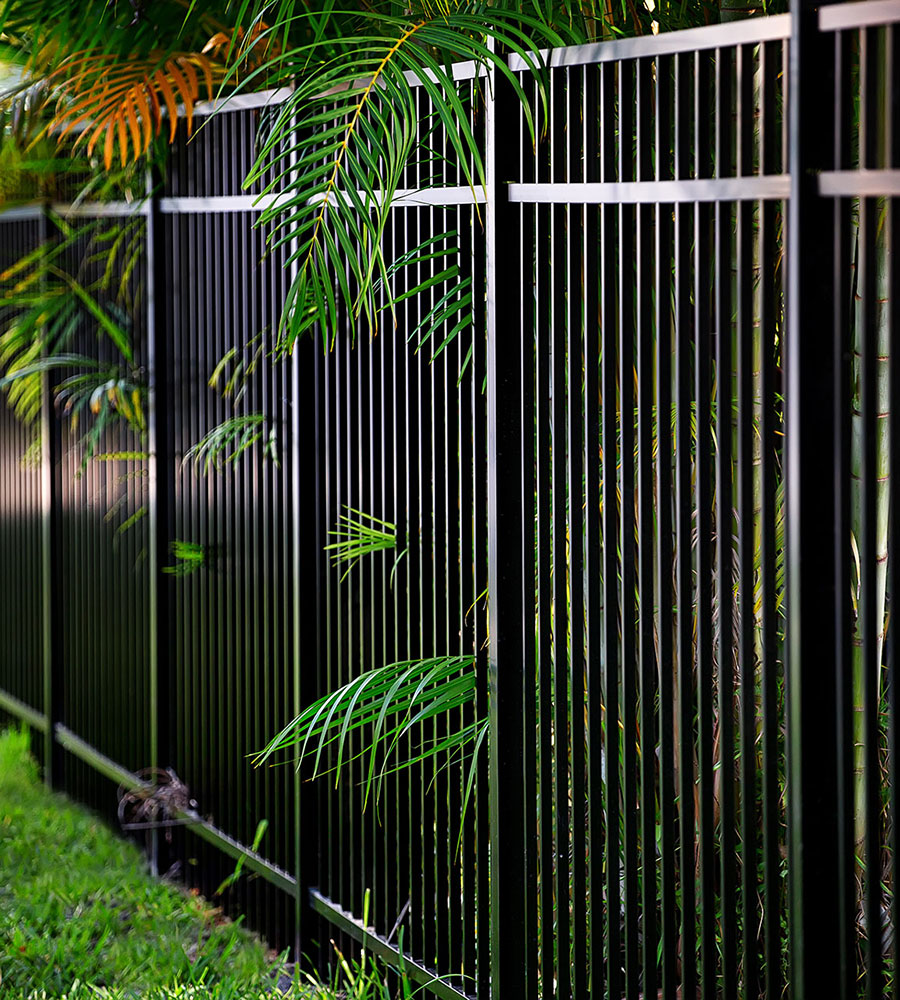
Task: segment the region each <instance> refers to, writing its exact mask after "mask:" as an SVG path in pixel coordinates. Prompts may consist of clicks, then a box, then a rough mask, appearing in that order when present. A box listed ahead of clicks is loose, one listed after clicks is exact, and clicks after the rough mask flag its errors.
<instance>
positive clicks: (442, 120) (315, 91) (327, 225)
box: [244, 2, 563, 349]
mask: <svg viewBox="0 0 900 1000" xmlns="http://www.w3.org/2000/svg"><path fill="white" fill-rule="evenodd" d="M304 18H306V19H308V20H310V22H311V23H315V22H316V16H315V15H306V14H296V15H294V16H293V17H292V18H291V27H292V28H293V29H297V28H298V25H299V23H300V22H302V21H303V20H304ZM348 26H349V25H348ZM278 28H279V25H278V24H277V23H276V24H275V26H273V28H272V29H270V30H271V31H277V30H278ZM525 29H529V33H528V34H526V32H525ZM352 41H353V44H352V46H350V45H347V46H339V50H338V51H335V46H334V40H333V38H322V39H320V40H318V41H316V40H314V41H312V42H308V43H306V44H302V45H298V46H296V47H294V48H290V49H287V50H286V51H284V52H283V53H282V54H281V55H280V56H279V57H278V59H277V60H275V62H274V64H271V65H269V66H268V67H267V72H268V73H269V74H270V75H271V74H272V73H276V74H278V75H283V76H284V77H286V78H287V77H291V78H295V77H297V76H298V74H299V82H298V83H297V85H296V87H295V89H294V91H293V93H292V95H291V97H290V99H289V100H288V101H287V102H285V104H283V105H282V106H281V107H279V108H278V110H277V112H276V113H275V114H274V115H273V116H272V117H271V120H270V122H269V124H268V126H267V128H266V132H265V134H264V136H263V141H262V145H261V148H260V151H259V155H258V158H257V161H256V163H255V164H254V166H253V168H252V169H251V171H250V173H249V175H248V176H247V178H246V181H245V186H249V185H251V184H253V183H255V182H257V181H259V180H261V179H263V178H264V177H269V178H270V179H269V181H268V184H267V187H266V188H265V193H267V194H277V195H279V197H278V198H277V199H276V201H275V202H274V203H273V204H272V205H271V206H268V207H267V208H266V209H265V210H264V211H263V212H262V213H261V214H260V220H259V222H260V225H263V226H267V227H269V228H270V233H271V235H270V237H269V242H270V246H271V247H272V248H276V247H281V246H287V247H288V250H289V253H290V256H289V261H288V263H289V266H291V267H292V268H293V270H294V278H293V281H292V284H291V287H290V289H289V291H288V294H287V298H286V303H285V308H284V311H283V314H282V317H281V324H280V334H281V343H282V345H283V346H284V347H285V348H287V349H290V348H291V347H292V346H293V344H294V343H295V341H296V339H297V337H299V336H301V335H302V334H303V333H305V332H307V331H309V330H312V329H313V328H315V327H318V328H319V330H320V333H321V335H322V337H323V339H324V342H325V343H326V344H327V343H329V342H331V341H333V340H334V338H335V336H336V335H337V332H338V329H339V327H340V324H341V322H342V317H343V316H344V315H349V316H351V317H352V318H353V320H355V321H362V322H364V323H365V325H366V326H367V327H368V329H369V331H370V333H372V334H374V333H375V332H377V330H378V325H379V315H380V313H381V312H382V311H385V310H387V311H389V312H392V311H393V309H394V306H395V304H396V302H397V301H398V299H397V298H396V297H395V296H394V293H393V291H392V289H393V282H392V278H394V277H395V276H396V269H397V264H396V263H395V264H394V265H393V271H392V263H391V262H390V261H389V260H387V259H386V258H385V255H384V247H383V239H384V235H385V232H386V229H387V226H388V223H389V220H390V217H391V211H392V209H391V206H392V204H393V203H394V201H395V200H396V199H397V197H398V192H399V191H400V190H401V183H402V178H403V170H404V168H405V167H406V166H407V164H408V163H409V162H410V161H411V160H412V158H413V156H414V155H416V156H419V157H424V158H426V159H428V158H429V157H433V153H432V152H431V150H430V149H429V147H428V146H427V140H426V142H424V143H423V142H422V141H421V140H419V139H417V128H418V119H419V111H418V103H417V100H416V94H415V90H414V87H413V86H412V83H411V80H410V77H416V78H418V80H420V81H421V84H422V87H423V88H424V90H425V91H426V92H427V95H428V97H429V98H430V100H431V105H432V112H431V114H432V115H433V125H432V129H431V131H433V130H434V129H438V128H439V129H440V130H441V131H442V132H443V133H444V134H445V135H446V136H447V142H448V143H449V146H450V147H451V149H452V151H453V154H454V156H455V157H456V158H457V160H458V162H459V163H460V165H461V169H462V172H463V176H464V182H465V183H466V184H468V185H469V186H470V187H471V188H473V189H474V188H475V187H476V186H482V185H483V184H484V176H485V175H484V164H483V161H482V152H481V148H480V140H479V138H478V135H477V131H476V129H475V128H474V126H473V125H472V123H471V116H470V114H469V109H467V108H466V107H465V106H464V104H463V101H462V99H461V96H460V92H459V87H458V84H457V83H456V81H455V80H454V78H453V72H452V66H451V65H450V64H451V63H452V62H454V61H458V60H469V59H474V60H475V61H476V62H477V63H478V64H479V65H481V66H484V67H488V66H491V67H494V68H496V70H497V72H498V73H500V74H503V75H505V76H506V77H507V79H508V80H509V81H510V84H511V86H512V87H513V88H514V89H515V90H516V92H517V93H518V94H519V95H520V97H521V99H522V101H523V105H526V103H527V102H526V101H525V95H524V92H523V91H522V88H521V85H520V83H519V80H518V78H517V77H516V75H515V74H513V73H511V72H510V70H509V68H508V67H507V64H506V57H505V55H502V56H501V55H498V53H499V52H501V51H514V52H518V53H520V54H521V55H522V56H523V57H524V58H525V59H526V60H527V61H528V63H529V64H530V65H531V66H532V67H533V69H534V72H535V73H536V74H538V75H539V76H540V57H539V56H538V54H537V46H538V45H539V44H544V45H552V44H561V43H562V41H563V38H562V37H561V36H560V35H559V34H558V33H557V32H555V31H554V30H552V29H550V28H549V27H548V26H547V25H546V24H545V23H544V22H543V21H542V20H540V19H539V18H537V17H534V16H532V15H531V14H525V13H523V12H521V11H518V12H516V13H515V15H514V16H512V15H509V16H507V15H506V14H505V13H504V12H503V11H502V10H499V9H498V8H496V7H490V8H488V7H485V6H484V5H483V4H481V3H472V2H465V3H460V4H458V5H455V6H454V8H453V9H450V8H449V7H447V8H440V9H433V8H431V7H430V6H429V5H422V6H421V7H419V8H417V9H416V10H415V11H413V12H412V15H411V16H403V17H398V16H394V15H393V14H392V13H388V12H383V11H379V10H377V9H375V8H373V9H369V10H363V11H359V12H356V13H355V15H354V20H353V34H352ZM254 84H255V80H254V74H252V73H251V74H249V75H248V76H247V77H246V78H245V80H244V85H245V86H252V85H254ZM526 115H527V118H528V123H529V127H531V128H532V132H533V122H532V121H531V117H530V110H527V111H526ZM426 186H427V184H426ZM426 248H427V247H426V245H423V247H422V248H417V251H415V252H414V256H417V257H420V256H421V253H420V251H421V250H424V249H426ZM410 262H411V261H410ZM410 262H407V263H410ZM454 276H455V275H452V274H451V273H450V269H449V268H443V269H438V270H437V273H436V274H433V275H431V276H430V277H428V278H426V279H424V283H423V284H420V286H419V287H418V288H416V289H415V291H410V292H408V293H407V294H409V295H413V294H418V293H420V292H422V291H425V290H427V289H428V288H431V287H437V286H438V285H441V284H442V283H443V282H445V281H447V280H449V279H450V278H452V277H454ZM465 293H466V289H465V288H458V289H457V290H455V291H454V290H453V289H452V288H451V291H450V292H449V293H447V294H448V295H449V297H448V298H447V300H446V303H445V306H444V308H446V307H450V308H451V309H455V311H457V312H458V311H460V309H463V308H464V307H465V306H466V305H468V304H469V302H464V301H462V300H464V299H465ZM453 303H459V304H457V305H456V306H454V305H453ZM447 315H448V317H449V315H451V313H448V314H447ZM437 316H438V314H435V315H434V316H432V317H431V320H430V324H431V326H430V330H429V335H430V331H431V330H433V329H434V328H435V327H436V326H437V325H439V321H438V319H437Z"/></svg>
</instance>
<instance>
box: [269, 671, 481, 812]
mask: <svg viewBox="0 0 900 1000" xmlns="http://www.w3.org/2000/svg"><path fill="white" fill-rule="evenodd" d="M475 693H476V675H475V657H474V656H437V657H429V658H427V659H423V660H401V661H399V662H397V663H390V664H388V665H387V666H384V667H379V668H377V669H376V670H371V671H369V672H367V673H365V674H363V675H362V676H360V677H357V678H356V679H355V680H353V681H350V683H349V684H345V685H344V686H343V687H341V688H338V690H336V691H333V692H332V693H331V694H328V695H325V696H324V697H322V698H320V699H319V700H318V701H316V702H314V703H313V704H312V705H310V706H309V707H308V708H306V709H304V711H303V712H301V713H300V715H298V716H297V717H296V718H295V719H293V720H291V722H289V723H288V724H287V725H286V726H285V727H284V729H282V731H281V732H280V733H278V735H277V736H275V737H274V738H273V739H272V740H271V741H270V742H269V744H268V745H267V746H266V747H265V749H264V750H262V751H261V752H260V753H258V754H257V755H256V757H255V758H254V763H255V764H256V765H257V766H258V765H260V764H262V763H264V762H265V761H267V760H269V759H270V758H271V757H273V756H274V755H276V754H278V753H280V752H281V751H284V750H288V749H292V748H298V747H299V751H297V752H296V754H295V756H294V758H293V760H294V762H295V763H296V766H297V767H298V768H299V767H300V766H301V765H302V764H303V762H304V761H306V760H309V759H310V758H311V759H312V761H313V773H312V777H313V778H315V777H319V776H321V775H324V774H334V776H335V783H337V782H338V781H339V780H340V776H341V772H342V770H343V768H344V767H345V766H346V765H348V764H350V763H351V762H352V761H355V760H359V759H363V760H366V759H367V767H366V777H365V781H364V786H365V804H368V800H369V795H370V793H371V791H372V789H373V787H376V788H377V789H378V790H380V787H381V782H382V779H383V777H384V775H385V774H386V773H389V772H390V771H397V770H402V769H403V768H406V767H411V766H412V765H413V764H417V763H420V762H422V761H425V760H428V759H434V758H437V757H438V755H440V754H444V753H449V752H452V751H455V750H458V749H462V748H463V747H465V746H466V745H467V744H475V748H476V749H477V747H478V746H480V745H481V742H482V741H483V738H484V736H483V732H482V729H483V726H482V724H481V723H478V722H476V723H474V724H470V725H469V726H466V727H464V729H463V730H461V731H459V732H457V733H455V734H451V735H450V736H448V737H446V738H445V739H442V740H437V741H433V742H431V743H425V744H418V747H417V748H416V749H413V750H411V751H410V753H409V755H407V756H405V757H402V756H400V757H397V758H396V759H395V760H394V764H393V766H392V767H390V768H388V766H387V763H388V759H389V758H391V756H392V755H395V754H397V753H398V748H399V746H400V743H401V741H402V740H403V738H404V737H405V736H407V735H409V734H411V733H413V731H414V729H415V727H417V726H419V725H421V724H422V723H424V722H427V721H428V720H429V719H433V718H435V717H437V716H439V715H441V714H444V713H446V712H450V711H453V710H455V709H458V708H461V707H463V706H464V705H469V704H473V703H474V701H475ZM370 727H371V728H370ZM360 730H364V731H365V734H366V735H364V737H363V739H362V744H361V748H360V749H359V750H356V751H353V750H351V748H350V746H349V745H348V742H347V740H348V737H349V735H350V734H351V733H356V732H359V731H360ZM361 735H362V734H361ZM379 753H381V754H382V755H383V758H384V763H383V765H382V767H381V768H380V769H379V768H378V767H377V762H378V757H379ZM471 784H472V779H471V776H470V778H469V780H468V782H467V789H470V788H471ZM466 798H467V800H468V791H467V796H466Z"/></svg>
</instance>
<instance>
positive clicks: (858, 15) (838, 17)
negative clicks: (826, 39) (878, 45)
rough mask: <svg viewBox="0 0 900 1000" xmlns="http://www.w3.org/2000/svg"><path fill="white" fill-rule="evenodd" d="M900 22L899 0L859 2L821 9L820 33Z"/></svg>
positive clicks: (865, 0)
mask: <svg viewBox="0 0 900 1000" xmlns="http://www.w3.org/2000/svg"><path fill="white" fill-rule="evenodd" d="M898 21H900V3H897V0H857V2H855V3H838V4H828V5H826V6H824V7H821V8H820V9H819V30H820V31H843V30H845V29H847V28H874V27H878V26H879V25H883V24H896V23H897V22H898Z"/></svg>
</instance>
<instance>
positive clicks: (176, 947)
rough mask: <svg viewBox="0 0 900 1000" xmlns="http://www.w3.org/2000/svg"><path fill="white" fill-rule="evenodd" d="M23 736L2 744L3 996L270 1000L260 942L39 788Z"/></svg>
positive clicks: (9, 735)
mask: <svg viewBox="0 0 900 1000" xmlns="http://www.w3.org/2000/svg"><path fill="white" fill-rule="evenodd" d="M27 748H28V737H27V735H26V734H25V733H24V732H22V733H19V732H13V731H9V732H6V733H3V734H0V977H2V979H0V992H2V995H3V996H4V997H9V998H10V1000H16V998H22V1000H24V998H25V997H32V996H33V997H43V996H46V997H53V998H60V997H64V996H68V997H70V998H72V1000H75V998H78V1000H82V998H84V1000H88V998H91V1000H94V998H96V997H98V996H106V997H109V998H110V1000H112V998H117V997H123V998H124V997H125V996H126V995H127V996H130V997H134V996H135V995H139V996H141V997H151V996H152V997H159V998H163V997H189V996H197V997H198V998H199V997H200V996H201V995H202V996H203V997H220V998H222V1000H225V998H226V997H233V998H235V1000H238V998H246V997H253V996H259V995H262V994H263V992H264V991H266V995H271V990H272V978H271V976H272V970H271V962H270V960H269V959H268V958H267V956H266V954H265V952H264V950H263V948H262V947H261V945H260V944H259V942H258V941H257V940H255V939H253V938H252V937H251V936H250V935H249V934H247V933H246V932H245V931H244V930H243V929H242V928H241V927H239V926H238V925H236V924H234V923H231V922H229V921H227V920H225V919H224V918H223V917H222V915H221V911H219V910H214V909H212V908H211V907H210V906H209V905H208V904H207V903H205V902H204V901H203V900H202V899H201V898H199V897H197V896H189V895H187V894H185V893H184V892H182V891H180V890H178V889H177V888H175V887H174V886H172V885H169V884H166V883H163V882H160V881H158V880H156V879H153V878H151V877H150V875H149V874H148V873H147V872H146V870H145V865H144V863H143V861H142V859H141V857H140V855H139V853H138V851H137V850H136V848H135V847H134V846H133V845H131V844H130V843H127V842H126V841H124V840H122V839H120V838H119V837H117V836H116V835H115V834H113V833H112V831H111V830H109V829H108V828H107V827H106V826H105V825H104V824H103V823H102V822H101V821H100V820H99V819H98V818H97V817H96V816H94V815H92V814H91V813H89V812H88V811H87V810H85V809H82V808H79V807H76V806H74V805H72V804H71V803H69V802H68V801H67V800H66V799H64V798H63V797H62V796H59V795H54V794H51V793H50V792H49V791H47V789H46V788H45V787H44V786H43V785H42V784H41V783H40V782H39V780H38V774H37V766H36V764H35V762H34V760H33V759H32V758H31V757H30V756H29V755H28V752H27Z"/></svg>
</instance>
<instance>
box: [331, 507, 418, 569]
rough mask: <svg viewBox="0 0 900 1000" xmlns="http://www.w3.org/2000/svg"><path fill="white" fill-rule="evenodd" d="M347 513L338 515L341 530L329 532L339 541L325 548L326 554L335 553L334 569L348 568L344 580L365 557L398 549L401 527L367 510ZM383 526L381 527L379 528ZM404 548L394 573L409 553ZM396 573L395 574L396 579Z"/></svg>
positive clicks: (332, 559)
mask: <svg viewBox="0 0 900 1000" xmlns="http://www.w3.org/2000/svg"><path fill="white" fill-rule="evenodd" d="M345 509H346V510H347V511H348V513H346V514H340V515H339V516H338V523H337V527H336V528H335V530H334V531H329V535H331V536H332V537H333V538H336V539H337V541H334V542H331V543H330V544H329V545H326V546H325V551H326V552H330V553H331V561H332V564H333V565H334V566H345V567H346V569H345V571H344V574H343V576H341V580H342V581H343V580H345V579H346V577H347V575H348V574H349V573H350V571H351V570H352V569H353V567H354V566H355V565H356V564H357V563H358V562H359V561H360V560H361V559H362V558H363V556H367V555H371V554H372V553H374V552H386V551H388V550H389V549H395V548H396V547H397V526H396V525H395V524H391V522H390V521H382V520H380V519H379V518H377V517H374V516H373V515H372V514H367V513H365V511H362V510H356V509H355V508H354V507H345ZM352 515H355V517H354V516H352ZM378 525H381V527H378ZM406 551H407V550H406V549H404V550H403V551H402V552H401V553H400V555H398V556H397V559H396V560H395V561H394V570H396V568H397V563H398V562H399V561H400V559H401V558H402V557H403V556H404V555H405V554H406ZM394 570H392V571H391V578H392V579H393V575H394Z"/></svg>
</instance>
